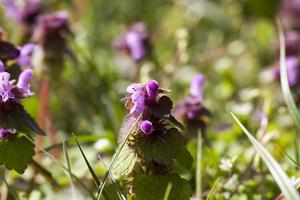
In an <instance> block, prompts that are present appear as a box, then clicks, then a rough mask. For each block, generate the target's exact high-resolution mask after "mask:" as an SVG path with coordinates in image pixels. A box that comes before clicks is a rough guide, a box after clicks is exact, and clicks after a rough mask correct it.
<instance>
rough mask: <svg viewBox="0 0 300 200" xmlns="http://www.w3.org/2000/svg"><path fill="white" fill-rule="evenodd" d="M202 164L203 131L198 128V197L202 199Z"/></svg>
mask: <svg viewBox="0 0 300 200" xmlns="http://www.w3.org/2000/svg"><path fill="white" fill-rule="evenodd" d="M201 165H202V132H201V130H198V135H197V166H196V198H197V199H199V200H200V199H201V194H202V192H201V187H202V186H201V185H202V184H201V178H202V174H201Z"/></svg>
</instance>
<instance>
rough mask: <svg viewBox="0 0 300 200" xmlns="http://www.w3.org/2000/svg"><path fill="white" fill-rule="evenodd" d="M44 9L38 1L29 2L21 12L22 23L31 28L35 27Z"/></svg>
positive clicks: (29, 0) (31, 0) (30, 0)
mask: <svg viewBox="0 0 300 200" xmlns="http://www.w3.org/2000/svg"><path fill="white" fill-rule="evenodd" d="M43 11H44V9H43V7H42V4H41V2H40V1H38V0H28V1H26V3H25V4H24V6H23V7H22V8H21V10H20V15H21V19H20V20H21V22H22V23H24V24H25V25H27V26H28V27H31V26H33V25H35V23H36V22H37V20H38V17H39V15H41V14H42V13H43Z"/></svg>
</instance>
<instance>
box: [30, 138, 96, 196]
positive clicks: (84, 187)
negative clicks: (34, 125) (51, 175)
mask: <svg viewBox="0 0 300 200" xmlns="http://www.w3.org/2000/svg"><path fill="white" fill-rule="evenodd" d="M25 137H26V138H27V140H28V141H30V142H31V143H33V144H35V143H34V141H33V140H32V139H31V138H30V137H29V136H27V135H25ZM37 150H38V151H40V152H42V153H44V154H45V155H46V156H47V157H48V158H50V159H51V160H52V161H53V162H54V163H56V164H58V165H59V166H60V167H61V168H62V169H63V171H64V172H65V173H66V174H67V175H69V170H68V168H67V167H66V166H65V165H64V164H62V163H61V162H59V161H58V160H57V159H56V158H55V157H54V156H53V155H52V154H50V153H49V152H48V151H46V150H45V149H43V148H41V147H38V149H37ZM71 175H72V177H73V178H74V180H76V182H77V183H79V184H80V186H81V187H82V188H83V189H84V190H85V191H87V192H88V193H89V195H90V197H91V198H92V199H96V198H95V196H94V194H93V192H92V191H91V190H90V189H89V188H88V187H87V186H86V184H84V183H83V182H82V181H81V180H80V178H79V177H77V176H76V175H75V174H74V173H72V172H71Z"/></svg>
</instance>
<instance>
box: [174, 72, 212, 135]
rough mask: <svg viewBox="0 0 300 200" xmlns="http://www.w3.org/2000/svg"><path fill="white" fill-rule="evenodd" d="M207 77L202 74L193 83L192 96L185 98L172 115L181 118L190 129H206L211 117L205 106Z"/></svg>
mask: <svg viewBox="0 0 300 200" xmlns="http://www.w3.org/2000/svg"><path fill="white" fill-rule="evenodd" d="M204 83H205V77H204V76H203V75H201V74H198V75H196V77H195V78H194V79H193V80H192V81H191V87H190V94H189V96H187V97H185V98H183V99H182V100H181V101H180V103H179V105H178V106H176V107H175V108H174V109H173V111H172V114H173V115H174V116H176V117H178V118H181V119H182V121H183V122H185V124H186V125H187V128H188V129H191V130H192V129H195V128H196V129H198V128H201V129H202V128H204V127H205V126H206V124H207V120H208V119H209V117H210V116H211V113H210V112H209V110H208V109H206V108H205V107H204V106H203V86H204Z"/></svg>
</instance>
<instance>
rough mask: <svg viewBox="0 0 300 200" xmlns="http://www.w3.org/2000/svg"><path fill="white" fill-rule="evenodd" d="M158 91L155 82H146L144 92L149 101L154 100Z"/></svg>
mask: <svg viewBox="0 0 300 200" xmlns="http://www.w3.org/2000/svg"><path fill="white" fill-rule="evenodd" d="M158 89H159V84H158V82H157V81H155V80H150V81H148V83H147V84H146V91H147V95H148V98H149V100H155V98H156V97H157V95H158Z"/></svg>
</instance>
